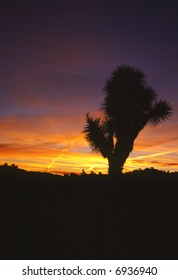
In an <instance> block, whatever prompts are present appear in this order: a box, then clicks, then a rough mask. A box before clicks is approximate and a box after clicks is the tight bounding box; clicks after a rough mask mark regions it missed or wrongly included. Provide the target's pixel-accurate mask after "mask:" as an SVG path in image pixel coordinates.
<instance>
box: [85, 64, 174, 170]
mask: <svg viewBox="0 0 178 280" xmlns="http://www.w3.org/2000/svg"><path fill="white" fill-rule="evenodd" d="M103 92H104V95H105V96H104V100H103V101H102V103H101V108H100V109H101V111H102V116H101V117H92V116H91V115H90V114H89V113H87V114H86V124H85V127H84V129H83V133H84V135H85V139H86V140H87V142H88V143H89V146H90V148H91V149H92V150H93V151H96V152H100V153H101V155H102V156H103V157H104V158H107V159H108V174H109V175H112V176H118V175H120V174H121V173H122V170H123V167H124V163H125V161H126V159H127V158H128V156H129V154H130V152H131V151H132V150H133V145H134V141H135V139H136V137H137V136H138V134H139V132H140V131H141V130H142V129H143V128H144V127H145V126H146V125H148V124H149V125H152V126H157V125H159V124H160V123H161V122H163V121H165V120H167V119H168V118H169V117H170V116H171V115H172V107H171V105H170V104H169V102H167V101H166V100H162V99H158V95H157V93H156V92H155V90H154V89H153V88H152V87H151V86H150V85H148V84H147V82H146V80H145V74H144V73H143V72H142V71H141V70H140V69H138V68H135V67H132V66H130V65H120V66H117V67H116V68H115V69H114V70H113V72H112V73H111V76H110V77H109V78H108V80H107V81H106V84H105V86H104V89H103Z"/></svg>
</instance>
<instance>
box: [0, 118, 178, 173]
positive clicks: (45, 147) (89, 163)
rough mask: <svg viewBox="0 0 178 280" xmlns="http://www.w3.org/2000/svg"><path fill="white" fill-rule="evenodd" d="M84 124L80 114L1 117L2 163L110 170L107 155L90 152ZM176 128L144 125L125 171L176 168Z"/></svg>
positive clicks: (76, 170) (52, 168)
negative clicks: (65, 116)
mask: <svg viewBox="0 0 178 280" xmlns="http://www.w3.org/2000/svg"><path fill="white" fill-rule="evenodd" d="M72 120H73V121H72ZM34 123H35V126H34ZM83 125H84V118H83V119H82V118H81V117H79V116H76V117H75V118H73V117H68V118H66V119H65V120H64V119H62V120H61V121H59V118H58V117H54V118H52V117H41V118H38V119H36V120H35V121H34V120H33V119H32V120H31V119H28V118H27V119H25V118H23V119H20V118H17V117H8V118H6V119H4V120H1V122H0V128H3V133H2V132H1V133H0V137H1V143H0V164H1V165H2V164H4V163H8V164H16V165H18V167H19V168H22V169H25V170H28V171H40V172H50V173H56V174H64V173H77V174H80V173H81V172H82V170H85V172H86V173H90V172H91V171H93V172H95V173H97V174H98V173H99V172H102V173H103V174H107V171H108V162H107V159H104V158H102V156H101V155H100V154H96V153H94V152H91V150H90V148H89V147H88V143H87V142H86V140H85V139H84V135H83V134H82V133H81V130H82V129H81V128H82V127H83ZM58 130H60V133H59V132H58ZM175 131H177V130H175V125H172V126H167V127H166V125H165V126H164V127H163V126H162V127H161V126H160V127H157V128H156V129H154V128H150V127H147V128H145V129H144V130H143V131H142V132H141V133H140V135H139V136H138V137H137V139H136V140H135V145H134V149H133V151H132V153H131V154H130V156H129V158H128V159H127V161H126V163H125V166H124V172H127V171H132V170H134V169H144V168H149V167H154V168H156V169H160V170H165V171H168V170H169V171H177V170H178V149H177V147H178V137H177V136H176V135H175V133H174V132H175ZM155 132H156V133H155ZM172 135H174V136H172Z"/></svg>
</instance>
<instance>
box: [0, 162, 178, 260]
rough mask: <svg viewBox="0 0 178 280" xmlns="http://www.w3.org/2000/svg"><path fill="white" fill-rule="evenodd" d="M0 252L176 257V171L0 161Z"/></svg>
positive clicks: (0, 255) (9, 256) (22, 256)
mask: <svg viewBox="0 0 178 280" xmlns="http://www.w3.org/2000/svg"><path fill="white" fill-rule="evenodd" d="M0 185H1V186H0V213H1V215H0V220H1V228H0V231H1V238H0V259H7V260H9V259H13V260H18V259H22V260H23V259H42V260H43V259H47V260H50V259H51V260H54V259H59V260H60V259H63V260H64V259H66V260H68V259H70V260H71V259H107V260H109V259H126V260H127V259H131V260H132V259H133V260H134V259H141V260H142V259H166V260H169V259H171V260H172V259H178V226H177V223H178V173H165V172H159V171H157V170H153V169H147V170H145V171H137V172H133V173H129V174H126V175H123V176H122V177H121V178H118V179H117V180H116V179H112V180H111V179H109V178H108V176H106V175H105V176H104V175H100V176H99V175H83V176H77V175H71V176H65V177H61V176H55V175H50V174H43V173H34V172H26V171H23V170H19V169H16V168H12V167H7V166H6V168H5V167H2V166H1V167H0Z"/></svg>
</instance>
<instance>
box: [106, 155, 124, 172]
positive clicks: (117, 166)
mask: <svg viewBox="0 0 178 280" xmlns="http://www.w3.org/2000/svg"><path fill="white" fill-rule="evenodd" d="M122 168H123V167H122V166H121V163H120V161H119V159H118V157H116V155H114V154H113V155H112V156H111V157H110V158H108V175H110V176H114V177H116V176H119V175H121V174H122Z"/></svg>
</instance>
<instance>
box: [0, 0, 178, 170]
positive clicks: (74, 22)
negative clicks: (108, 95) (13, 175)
mask: <svg viewBox="0 0 178 280" xmlns="http://www.w3.org/2000/svg"><path fill="white" fill-rule="evenodd" d="M176 5H177V1H171V0H170V1H152V0H150V1H144V0H142V1H139V0H138V1H134V0H133V1H131V0H129V1H127V0H124V1H120V0H108V1H106V0H86V1H85V0H83V1H78V0H75V1H73V0H68V1H61V0H58V1H53V0H50V1H45V0H44V1H28V0H24V1H8V0H7V1H5V3H4V4H2V3H1V9H0V29H1V31H0V34H1V38H0V164H4V163H6V162H7V163H8V164H16V165H18V166H19V167H20V168H24V169H26V170H34V171H43V172H46V171H48V172H57V173H59V174H62V173H63V172H69V173H70V172H74V173H81V172H82V169H84V170H85V172H87V173H88V172H91V171H94V172H96V173H98V172H99V171H101V172H102V173H107V160H106V159H103V158H102V156H101V155H100V154H96V153H94V152H91V150H90V148H89V147H88V144H87V142H86V141H85V139H84V135H83V134H82V130H83V128H84V125H85V114H86V113H87V112H88V111H89V112H90V113H91V115H96V114H98V108H99V107H100V103H101V101H102V99H103V91H102V90H103V87H104V85H105V82H106V79H107V78H108V76H109V75H110V74H111V72H112V70H113V69H114V68H115V67H116V66H118V65H120V64H129V65H131V66H134V67H138V68H139V69H140V70H142V71H143V72H144V73H145V75H146V80H147V82H148V83H149V84H150V85H151V86H152V87H153V88H154V89H155V91H156V92H157V93H158V95H159V97H160V98H162V99H166V100H167V101H168V102H170V104H171V105H172V107H173V115H172V117H171V118H170V119H169V120H168V121H166V122H164V123H162V124H161V125H159V126H158V127H149V126H148V127H146V128H145V129H144V130H143V131H142V132H141V133H140V134H139V136H138V138H137V139H136V141H135V145H134V151H133V152H132V153H131V154H130V157H129V158H128V160H127V162H126V164H125V171H128V170H133V169H138V168H141V169H144V168H146V167H154V168H157V169H160V170H169V171H178V16H177V7H176Z"/></svg>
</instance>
